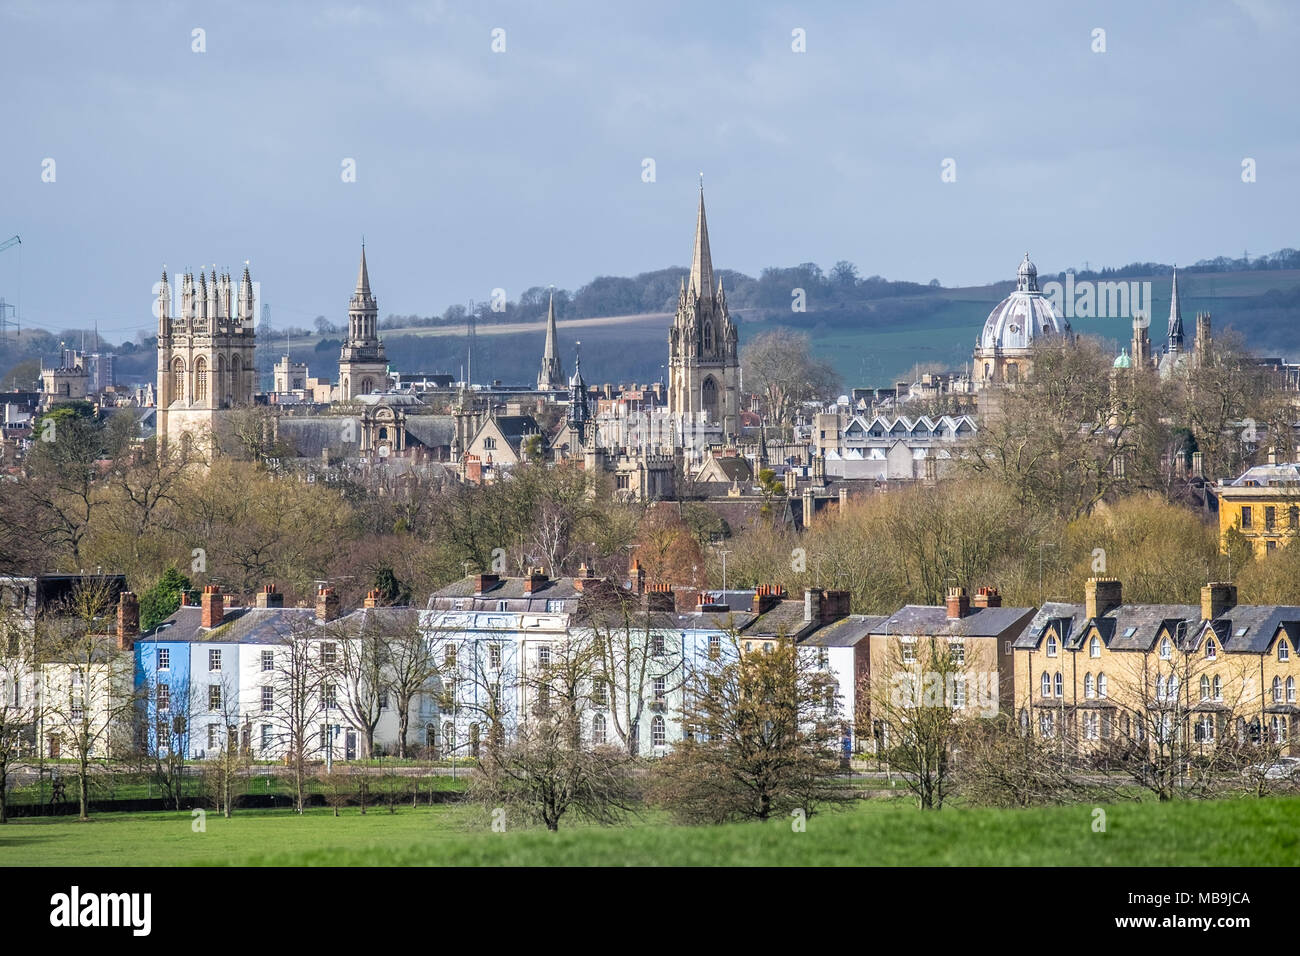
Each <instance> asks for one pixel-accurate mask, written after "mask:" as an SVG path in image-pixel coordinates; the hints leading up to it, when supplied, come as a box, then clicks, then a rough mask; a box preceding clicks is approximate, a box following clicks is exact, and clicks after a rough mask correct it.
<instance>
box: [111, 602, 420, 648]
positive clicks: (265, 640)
mask: <svg viewBox="0 0 1300 956" xmlns="http://www.w3.org/2000/svg"><path fill="white" fill-rule="evenodd" d="M417 614H418V611H417V610H416V609H415V608H410V607H382V608H357V609H356V610H353V611H349V612H348V613H347V614H342V615H340V616H339V617H338V618H337V619H336V620H334V621H333V622H331V626H332V627H335V628H340V629H342V628H359V627H360V626H362V625H363V624H365V623H367V622H369V621H371V620H378V621H381V622H384V623H391V624H394V625H403V624H408V623H411V621H408V620H406V617H407V616H414V615H417ZM202 618H203V609H202V608H198V607H193V606H190V605H187V606H185V607H182V608H179V609H178V610H177V611H176V613H174V614H172V615H171V616H170V617H168V618H167V619H166V620H165V621H163V622H161V623H160V624H159V625H158V626H157V627H155V628H153V630H150V631H146V632H145V633H143V634H141V635H140V636H139V637H137V638H136V639H135V642H136V643H137V644H142V643H144V644H148V643H159V644H167V643H173V642H176V643H191V644H194V643H212V644H278V643H281V642H282V641H284V640H285V638H287V637H289V636H290V635H292V634H293V633H294V632H295V630H296V629H299V628H303V627H305V626H307V625H312V624H319V622H318V621H317V620H316V609H315V608H314V607H233V608H226V613H225V616H224V618H222V621H221V624H220V625H218V626H217V627H214V628H211V629H209V628H204V627H203V626H202V625H201V623H200V622H201V621H202ZM412 620H414V618H413V617H412ZM322 636H323V635H322Z"/></svg>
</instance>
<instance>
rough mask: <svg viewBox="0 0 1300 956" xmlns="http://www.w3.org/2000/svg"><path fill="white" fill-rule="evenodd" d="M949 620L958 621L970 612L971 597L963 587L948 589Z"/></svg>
mask: <svg viewBox="0 0 1300 956" xmlns="http://www.w3.org/2000/svg"><path fill="white" fill-rule="evenodd" d="M947 607H948V620H950V621H958V620H961V619H962V618H963V617H966V616H967V615H969V614H970V598H969V597H968V596H967V594H966V589H965V588H963V587H955V588H949V589H948V600H947Z"/></svg>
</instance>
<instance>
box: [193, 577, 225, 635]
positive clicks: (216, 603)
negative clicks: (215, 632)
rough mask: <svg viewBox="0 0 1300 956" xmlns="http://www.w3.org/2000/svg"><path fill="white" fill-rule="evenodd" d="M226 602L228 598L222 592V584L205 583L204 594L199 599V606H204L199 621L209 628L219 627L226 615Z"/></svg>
mask: <svg viewBox="0 0 1300 956" xmlns="http://www.w3.org/2000/svg"><path fill="white" fill-rule="evenodd" d="M225 603H226V599H225V597H224V596H223V595H222V593H221V585H219V584H206V585H204V586H203V596H202V597H201V598H200V600H199V606H200V607H201V608H202V613H201V614H200V617H199V623H200V624H201V625H202V626H203V627H206V628H209V629H211V628H214V627H217V626H218V625H219V624H220V623H221V622H222V620H223V619H224V618H225V616H226V607H225Z"/></svg>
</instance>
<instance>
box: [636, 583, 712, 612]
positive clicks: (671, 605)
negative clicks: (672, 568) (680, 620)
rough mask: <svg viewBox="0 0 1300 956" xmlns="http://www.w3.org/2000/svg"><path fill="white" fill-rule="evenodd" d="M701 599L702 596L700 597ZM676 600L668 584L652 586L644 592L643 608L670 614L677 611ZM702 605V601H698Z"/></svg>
mask: <svg viewBox="0 0 1300 956" xmlns="http://www.w3.org/2000/svg"><path fill="white" fill-rule="evenodd" d="M700 597H701V598H702V597H703V595H700ZM676 601H677V598H676V596H675V595H674V594H673V589H672V585H669V584H652V585H650V587H648V588H647V589H646V592H645V608H646V610H647V611H665V612H668V613H671V612H673V611H675V610H676V609H677V604H676ZM700 603H701V604H702V603H703V601H700Z"/></svg>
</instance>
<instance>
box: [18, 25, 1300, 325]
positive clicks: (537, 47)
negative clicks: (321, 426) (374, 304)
mask: <svg viewBox="0 0 1300 956" xmlns="http://www.w3.org/2000/svg"><path fill="white" fill-rule="evenodd" d="M196 27H198V28H202V29H203V30H205V31H206V52H204V53H195V52H192V51H191V44H192V40H191V31H192V30H193V29H194V28H196ZM498 27H499V28H502V29H504V30H505V31H506V33H505V39H506V51H505V52H504V53H494V52H493V51H492V49H491V43H492V37H491V31H492V30H493V29H494V28H498ZM1097 27H1101V28H1103V29H1105V31H1106V47H1107V50H1106V52H1105V53H1094V52H1092V49H1091V47H1092V44H1093V39H1092V31H1093V29H1094V28H1097ZM796 28H801V29H803V30H804V31H806V44H807V52H805V53H795V52H793V51H792V49H791V44H792V37H791V32H792V30H794V29H796ZM1298 47H1300V4H1296V3H1289V2H1286V0H1238V2H1236V3H1232V2H1193V0H1188V2H1178V3H1172V2H1171V3H1134V2H1132V0H1127V2H1118V3H1101V4H1091V3H1090V4H1081V3H1062V4H1060V5H1057V4H1053V3H1043V2H1030V3H1013V2H998V3H989V4H981V3H971V2H951V3H933V4H926V3H918V2H900V3H876V2H872V3H861V2H855V3H842V4H841V3H828V2H804V3H754V2H736V3H704V2H699V0H697V2H683V3H674V2H653V3H645V2H641V3H622V2H613V0H605V2H591V3H579V2H574V3H564V2H547V3H537V2H529V3H517V4H514V3H496V2H481V3H480V2H475V3H470V2H465V3H453V2H446V3H424V4H417V3H399V2H393V3H383V4H378V3H376V4H349V3H330V2H318V3H302V4H274V3H269V2H256V3H237V2H235V3H232V2H225V3H220V4H211V5H209V4H193V5H186V4H181V3H176V4H161V3H139V4H133V3H111V2H61V0H15V2H3V0H0V77H2V78H3V88H2V89H0V120H2V122H0V137H2V140H0V182H2V183H3V192H2V193H0V239H3V238H4V237H6V236H9V235H11V234H13V233H20V234H21V235H22V237H23V242H24V245H23V247H22V252H21V271H22V274H21V301H22V309H23V312H24V318H25V320H26V324H28V325H34V326H41V327H46V328H51V329H59V328H63V327H67V326H81V325H82V324H83V323H84V324H86V325H89V324H90V323H91V322H92V321H93V320H98V322H99V326H100V329H101V331H103V332H105V334H108V335H109V336H110V337H112V338H116V337H119V336H121V337H132V336H134V335H135V333H136V331H137V330H139V329H142V328H144V329H148V328H152V326H153V322H152V319H151V316H150V311H149V310H150V306H151V300H150V289H151V285H152V283H153V282H154V281H155V280H156V279H157V277H158V274H159V272H160V270H161V268H162V265H163V264H164V263H165V264H166V265H167V266H168V268H169V270H170V271H172V272H175V271H177V270H180V269H182V268H184V267H187V266H188V267H191V268H197V267H199V266H200V265H205V264H210V263H213V262H216V263H217V264H218V266H219V267H220V266H227V267H229V268H230V271H231V272H232V273H233V272H235V271H236V270H237V269H238V268H239V267H240V266H241V265H242V263H243V261H244V260H245V259H248V260H250V261H251V263H252V269H253V274H254V278H256V279H258V280H260V281H261V283H262V290H263V296H264V299H265V301H267V302H269V303H270V304H271V310H272V318H273V322H274V323H275V324H278V325H284V324H299V325H308V324H310V322H311V320H312V319H313V318H314V317H315V316H316V315H318V314H325V315H328V316H329V317H330V318H331V319H333V320H335V321H339V320H341V319H342V318H343V317H344V316H345V314H346V307H347V299H348V295H349V293H350V292H351V289H352V285H353V282H354V279H355V274H356V273H355V270H356V262H357V252H358V244H359V241H360V237H361V235H362V234H363V233H364V234H365V236H366V241H367V247H368V250H369V259H370V274H371V279H372V282H373V286H374V291H375V294H376V295H377V296H378V297H379V306H380V314H381V315H387V314H389V313H393V312H396V313H403V314H408V313H421V314H430V313H433V312H441V311H442V310H443V309H444V308H445V307H446V306H447V305H448V304H449V303H451V302H457V301H458V302H464V301H466V300H467V299H470V298H473V299H476V300H482V299H486V298H488V296H489V294H490V291H491V289H492V288H494V287H497V286H500V287H503V288H505V289H506V291H507V294H508V295H509V296H510V298H512V299H513V298H515V297H516V296H517V295H518V293H519V292H520V291H521V290H522V289H524V288H526V287H527V286H530V285H544V284H548V283H555V284H557V285H560V286H564V287H568V288H575V287H576V286H578V285H579V284H581V283H582V282H585V281H586V280H588V279H589V278H591V277H592V276H595V275H598V274H632V273H636V272H640V271H645V270H648V269H655V268H661V267H664V266H668V265H682V266H685V265H686V264H687V261H688V257H689V252H690V242H691V231H692V227H693V225H694V217H695V184H696V178H697V173H698V172H699V171H701V170H703V172H704V174H705V190H706V196H707V200H708V204H709V220H710V231H711V234H712V239H713V255H714V262H715V264H716V265H717V266H719V267H723V268H734V269H739V270H742V271H745V272H748V273H751V274H754V273H756V272H757V271H758V270H760V269H761V268H762V267H763V266H766V265H776V264H780V265H791V264H794V263H798V262H804V261H809V260H811V261H815V262H818V263H820V264H821V265H822V266H823V267H826V268H829V267H830V265H831V264H832V263H833V262H834V261H835V260H837V259H842V258H843V259H851V260H852V261H854V262H856V263H857V264H858V266H859V268H860V270H861V271H862V273H863V274H864V275H865V274H872V273H878V274H881V275H885V276H888V277H890V278H904V279H914V280H919V281H928V280H929V279H931V278H938V279H939V280H940V281H942V282H943V283H944V284H946V285H951V284H968V283H977V282H986V281H992V280H995V279H999V278H1008V279H1009V278H1011V277H1012V276H1013V275H1014V271H1015V267H1016V264H1017V262H1018V261H1019V259H1020V258H1021V256H1022V255H1023V254H1024V252H1025V250H1026V249H1028V250H1029V251H1030V252H1031V254H1032V255H1033V258H1034V259H1035V261H1036V262H1037V263H1038V264H1039V268H1040V269H1041V270H1043V271H1055V270H1059V269H1061V268H1063V267H1065V266H1068V265H1075V264H1077V265H1080V266H1082V264H1083V262H1084V261H1085V260H1087V261H1089V262H1091V263H1092V264H1094V265H1096V264H1100V263H1107V264H1120V263H1124V262H1128V261H1132V260H1139V259H1140V260H1147V259H1152V260H1161V261H1166V262H1169V261H1177V262H1190V261H1193V260H1195V259H1198V258H1202V257H1207V256H1211V255H1217V254H1227V253H1231V254H1240V252H1241V251H1242V250H1243V249H1248V250H1249V251H1250V252H1251V253H1252V254H1253V253H1256V252H1266V251H1272V250H1274V249H1278V248H1282V247H1286V246H1295V245H1297V244H1300V242H1298V237H1297V235H1296V229H1295V223H1296V213H1297V210H1300V202H1298V201H1297V200H1300V124H1298V123H1297V114H1296V108H1295V102H1296V90H1297V79H1300V66H1297V63H1300V60H1297V56H1296V49H1297V48H1298ZM348 157H350V158H353V159H355V161H356V164H357V166H356V168H357V181H356V182H355V183H344V182H342V180H341V176H340V172H341V164H342V162H343V160H344V159H345V158H348ZM647 157H650V158H653V159H654V160H655V163H656V173H657V180H656V181H655V182H654V183H645V182H643V181H642V176H641V173H642V161H643V159H645V158H647ZM1245 157H1251V158H1253V159H1255V160H1256V162H1257V164H1258V165H1257V168H1258V181H1257V182H1255V183H1252V184H1245V183H1243V182H1242V179H1241V163H1242V160H1243V158H1245ZM46 158H53V159H54V160H55V162H56V167H55V172H56V180H55V182H53V183H46V182H42V180H41V173H42V161H43V160H44V159H46ZM945 158H953V159H955V160H956V169H957V181H956V182H955V183H943V182H941V179H940V172H941V163H942V162H943V160H944V159H945ZM15 252H16V251H15V250H10V251H7V252H4V253H0V295H3V296H6V297H8V298H9V299H10V300H11V301H12V300H13V299H14V298H15V297H16V295H17V294H18V292H19V290H18V282H19V275H18V272H19V269H18V266H19V261H20V260H19V257H18V256H17V255H16V254H15Z"/></svg>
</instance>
